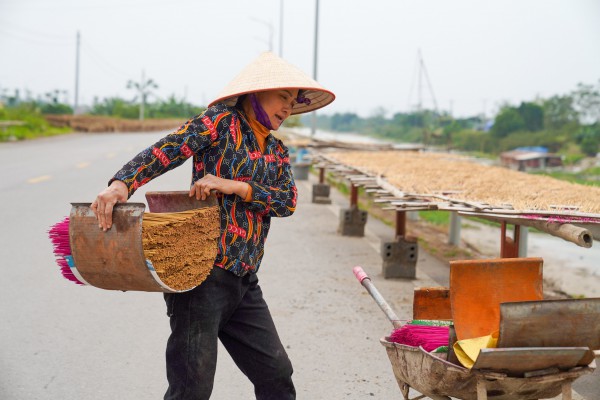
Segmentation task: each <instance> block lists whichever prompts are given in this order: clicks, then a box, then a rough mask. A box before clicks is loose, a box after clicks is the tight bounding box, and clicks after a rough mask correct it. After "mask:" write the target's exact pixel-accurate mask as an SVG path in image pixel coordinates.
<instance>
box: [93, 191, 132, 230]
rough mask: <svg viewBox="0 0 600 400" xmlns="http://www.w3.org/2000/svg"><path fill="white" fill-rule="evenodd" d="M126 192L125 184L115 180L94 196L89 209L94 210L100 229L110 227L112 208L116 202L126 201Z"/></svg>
mask: <svg viewBox="0 0 600 400" xmlns="http://www.w3.org/2000/svg"><path fill="white" fill-rule="evenodd" d="M128 193H129V191H128V190H127V185H125V184H124V183H123V182H121V181H119V180H116V181H113V182H112V183H111V184H110V186H109V187H107V188H106V189H104V190H103V191H102V192H100V194H98V196H96V200H94V202H93V203H92V206H91V209H92V211H94V214H96V218H97V219H98V226H99V227H100V229H102V230H103V231H106V230H107V229H110V227H111V226H112V212H113V208H114V206H115V204H117V203H124V202H126V201H127V194H128Z"/></svg>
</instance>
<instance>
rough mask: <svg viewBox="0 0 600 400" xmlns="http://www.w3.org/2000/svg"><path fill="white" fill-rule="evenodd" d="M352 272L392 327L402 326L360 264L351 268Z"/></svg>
mask: <svg viewBox="0 0 600 400" xmlns="http://www.w3.org/2000/svg"><path fill="white" fill-rule="evenodd" d="M352 272H354V276H355V277H356V279H357V280H358V281H359V282H360V284H361V285H363V286H364V287H365V289H367V292H369V294H370V295H371V297H372V298H373V300H375V302H376V303H377V305H378V306H379V308H381V311H383V313H384V314H385V316H386V317H387V318H388V319H389V320H390V322H391V323H392V325H393V326H394V328H400V327H401V326H402V322H401V321H400V318H398V316H397V315H396V313H395V312H394V310H392V308H391V307H390V305H389V304H388V303H387V301H385V299H384V298H383V296H382V295H381V293H379V290H377V288H376V287H375V285H373V282H371V278H369V276H368V275H367V273H366V272H365V271H364V270H363V269H362V267H360V266H356V267H354V268H352Z"/></svg>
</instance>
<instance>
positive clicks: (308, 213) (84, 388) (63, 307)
mask: <svg viewBox="0 0 600 400" xmlns="http://www.w3.org/2000/svg"><path fill="white" fill-rule="evenodd" d="M161 136H162V134H160V133H154V134H106V135H79V134H76V135H69V136H65V137H59V138H52V139H42V140H36V141H31V142H23V143H6V144H1V145H0V160H1V161H0V163H1V165H2V168H0V204H1V205H2V207H1V212H0V222H1V226H2V228H3V229H2V231H1V233H0V243H2V247H1V249H0V256H1V260H2V275H1V276H2V280H1V282H2V284H3V286H4V287H3V289H2V290H1V291H0V304H2V306H1V308H0V320H1V321H2V323H1V324H0V343H1V346H0V371H2V373H1V374H0V398H2V399H19V400H21V399H61V400H70V399H82V398H93V399H98V400H100V399H111V400H112V399H136V400H137V399H146V398H148V399H149V398H161V397H162V395H163V393H164V390H165V388H166V379H165V373H164V348H165V344H166V340H167V337H168V334H169V328H168V319H167V317H166V315H165V307H164V303H163V300H162V296H161V295H160V294H159V293H140V292H127V293H123V292H118V291H105V290H101V289H97V288H94V287H79V286H77V285H75V284H73V283H71V282H69V281H67V280H65V279H63V278H62V277H61V275H60V273H59V269H58V267H57V266H56V264H55V262H54V258H53V253H52V246H51V243H50V241H49V239H48V236H47V231H48V229H49V227H50V226H51V225H52V224H54V223H55V222H58V221H59V220H61V219H62V218H63V217H64V216H67V215H68V214H69V211H70V203H71V202H91V201H92V200H93V198H94V197H95V195H96V194H97V193H98V192H99V191H100V190H101V189H102V188H104V187H105V185H106V182H107V180H108V179H109V178H110V177H111V176H112V174H113V173H114V172H115V171H116V170H117V169H118V168H120V167H121V166H122V165H123V164H124V163H125V162H126V161H128V160H129V159H130V158H131V157H132V156H133V155H134V154H135V153H137V151H139V150H141V149H142V148H144V147H146V146H147V145H150V144H152V143H153V142H154V141H155V140H156V139H158V138H159V137H161ZM190 168H191V165H187V164H185V165H183V166H181V167H180V168H178V169H176V170H174V171H171V172H170V173H168V174H167V175H165V176H163V177H161V178H160V179H157V180H156V181H154V182H152V183H150V184H149V185H147V186H145V187H144V188H142V189H140V190H139V191H138V193H136V194H135V195H134V196H133V197H132V198H131V200H130V201H138V202H144V197H143V194H144V192H145V191H146V190H185V188H186V187H188V185H189V179H190ZM299 192H300V201H299V209H298V211H297V213H296V214H295V215H294V216H292V217H291V218H286V219H281V220H277V221H275V222H274V223H273V227H272V231H271V234H270V237H269V241H268V243H267V251H266V253H267V255H266V257H265V260H264V262H263V265H262V268H261V271H260V272H259V278H260V279H261V286H262V288H263V291H264V292H265V296H266V298H267V301H268V303H269V305H270V308H271V310H272V312H273V315H274V318H275V319H276V323H277V325H278V329H279V331H280V335H281V337H282V340H283V341H284V343H285V344H286V346H287V347H288V352H289V354H290V357H291V359H292V362H293V364H294V368H295V374H294V377H295V381H296V385H297V390H298V398H300V399H301V398H305V399H316V398H323V399H325V398H327V399H332V398H344V399H360V398H373V397H375V398H382V399H388V398H394V397H397V396H399V395H400V392H399V389H398V387H397V385H396V382H395V380H394V377H393V374H392V370H391V367H390V365H389V361H388V360H387V356H386V355H385V351H384V349H383V347H382V346H381V345H380V344H379V342H378V339H379V337H381V336H383V335H385V334H387V333H389V331H390V329H391V325H389V323H388V322H387V321H386V319H385V316H384V315H383V314H382V313H381V312H380V311H379V309H378V308H377V307H376V305H375V303H374V302H373V301H372V300H371V299H370V297H368V295H366V293H365V291H364V289H363V288H362V287H361V286H360V285H359V284H358V283H357V282H356V281H355V280H354V277H353V275H352V272H351V270H352V267H353V266H354V265H356V264H363V265H364V266H365V269H366V270H367V271H368V270H369V265H371V264H372V265H373V266H376V268H375V269H374V270H373V272H374V273H378V271H379V265H380V258H379V256H378V254H377V251H376V250H375V247H376V246H374V245H373V241H374V240H375V239H373V240H371V242H369V240H364V239H350V238H343V237H340V236H338V235H337V234H336V229H337V223H338V217H337V214H336V210H335V209H334V208H333V207H335V206H321V205H313V204H311V203H310V186H309V184H308V183H307V182H305V183H300V185H299ZM395 283H396V282H393V283H392V282H381V286H382V287H381V290H382V292H384V293H388V294H391V293H396V294H397V295H394V296H393V298H391V299H390V301H391V302H392V303H393V304H395V306H396V307H398V308H399V310H398V312H399V313H401V312H408V310H409V298H408V296H405V294H406V293H409V292H410V293H412V288H413V287H414V286H415V285H419V284H422V283H423V282H419V281H415V282H398V283H397V284H395ZM215 381H216V383H215V390H214V396H213V397H214V398H215V399H233V398H236V399H238V398H253V393H252V388H251V386H250V384H249V383H248V382H247V380H246V378H245V377H244V376H242V375H241V373H240V372H239V371H238V370H237V369H236V367H235V366H234V364H233V362H232V361H231V359H230V358H229V356H228V355H227V354H226V352H225V351H221V352H220V355H219V363H218V371H217V377H216V380H215Z"/></svg>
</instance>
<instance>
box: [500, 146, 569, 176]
mask: <svg viewBox="0 0 600 400" xmlns="http://www.w3.org/2000/svg"><path fill="white" fill-rule="evenodd" d="M500 164H501V165H502V166H503V167H506V168H510V169H515V170H517V171H528V170H532V169H545V168H552V167H561V166H562V165H563V163H562V158H561V156H559V155H557V154H551V153H548V150H547V149H546V148H543V147H536V148H518V149H514V150H511V151H505V152H504V153H501V154H500Z"/></svg>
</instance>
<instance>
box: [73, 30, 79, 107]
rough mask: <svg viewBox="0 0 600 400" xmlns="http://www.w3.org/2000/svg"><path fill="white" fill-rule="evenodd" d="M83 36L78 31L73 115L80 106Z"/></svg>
mask: <svg viewBox="0 0 600 400" xmlns="http://www.w3.org/2000/svg"><path fill="white" fill-rule="evenodd" d="M80 40H81V36H80V34H79V31H77V44H76V46H75V103H74V104H73V115H75V114H77V108H78V107H79V44H80Z"/></svg>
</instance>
